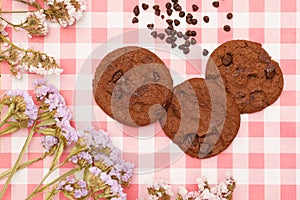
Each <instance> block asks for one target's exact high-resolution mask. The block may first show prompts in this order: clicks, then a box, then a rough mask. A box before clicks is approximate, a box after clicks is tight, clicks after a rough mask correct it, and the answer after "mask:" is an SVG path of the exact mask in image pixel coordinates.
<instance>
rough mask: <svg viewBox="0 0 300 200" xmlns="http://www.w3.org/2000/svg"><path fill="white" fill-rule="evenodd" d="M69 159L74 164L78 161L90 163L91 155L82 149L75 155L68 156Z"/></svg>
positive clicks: (91, 160)
mask: <svg viewBox="0 0 300 200" xmlns="http://www.w3.org/2000/svg"><path fill="white" fill-rule="evenodd" d="M70 161H71V162H73V163H74V164H78V163H79V161H83V162H84V163H88V164H92V163H93V157H92V155H91V154H90V153H89V152H86V151H82V152H80V153H78V154H76V155H75V156H72V157H71V158H70Z"/></svg>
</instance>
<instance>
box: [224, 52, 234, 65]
mask: <svg viewBox="0 0 300 200" xmlns="http://www.w3.org/2000/svg"><path fill="white" fill-rule="evenodd" d="M222 63H223V65H225V66H229V65H231V64H232V55H230V54H228V53H227V54H226V55H225V56H223V58H222Z"/></svg>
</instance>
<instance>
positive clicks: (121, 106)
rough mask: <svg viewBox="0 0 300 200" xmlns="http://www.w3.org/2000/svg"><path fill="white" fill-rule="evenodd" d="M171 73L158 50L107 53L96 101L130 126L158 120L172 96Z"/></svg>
mask: <svg viewBox="0 0 300 200" xmlns="http://www.w3.org/2000/svg"><path fill="white" fill-rule="evenodd" d="M172 89H173V80H172V78H171V75H170V72H169V70H168V69H167V67H166V66H165V64H164V63H163V62H162V60H161V59H160V58H158V57H157V56H156V55H155V54H154V53H152V52H150V51H148V50H146V49H144V48H140V47H124V48H120V49H117V50H115V51H113V52H111V53H109V54H108V55H106V56H105V57H104V58H103V59H102V61H101V63H100V64H99V66H98V67H97V70H96V73H95V77H94V80H93V92H94V98H95V101H96V103H97V104H98V105H99V107H100V108H101V109H102V110H103V111H104V112H105V113H106V114H107V115H109V116H110V117H112V118H114V119H116V120H117V121H119V122H121V123H123V124H125V125H129V126H146V125H149V124H151V123H153V122H155V121H157V120H158V119H159V118H160V117H161V116H162V115H163V114H164V112H165V109H164V108H165V107H166V106H167V105H168V104H169V102H170V100H171V98H172Z"/></svg>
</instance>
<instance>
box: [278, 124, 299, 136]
mask: <svg viewBox="0 0 300 200" xmlns="http://www.w3.org/2000/svg"><path fill="white" fill-rule="evenodd" d="M280 137H296V123H295V122H281V123H280Z"/></svg>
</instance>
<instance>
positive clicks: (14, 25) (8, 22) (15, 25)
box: [0, 12, 23, 28]
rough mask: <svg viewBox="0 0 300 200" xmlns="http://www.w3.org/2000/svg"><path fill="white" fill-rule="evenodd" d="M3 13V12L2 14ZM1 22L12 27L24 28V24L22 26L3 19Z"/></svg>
mask: <svg viewBox="0 0 300 200" xmlns="http://www.w3.org/2000/svg"><path fill="white" fill-rule="evenodd" d="M1 13H2V12H1ZM0 19H1V20H3V21H5V22H6V23H7V24H9V25H10V26H12V27H21V28H22V25H23V24H22V23H21V24H13V23H11V22H10V21H7V20H6V19H4V18H3V17H0Z"/></svg>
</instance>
